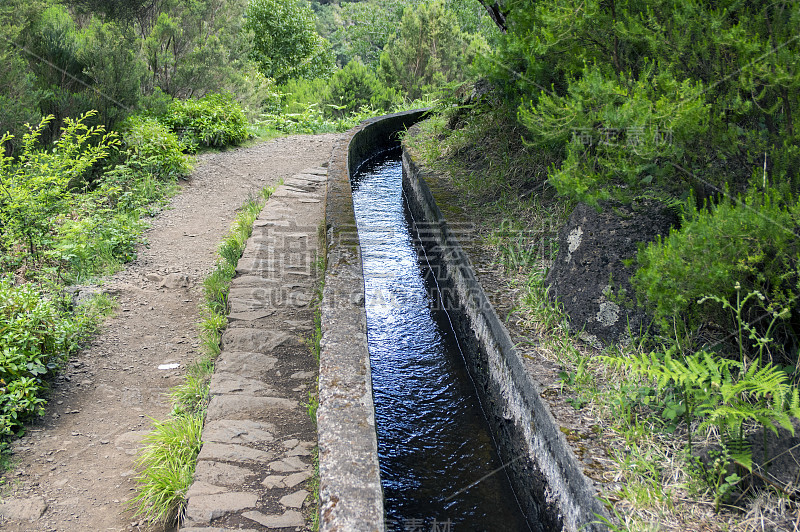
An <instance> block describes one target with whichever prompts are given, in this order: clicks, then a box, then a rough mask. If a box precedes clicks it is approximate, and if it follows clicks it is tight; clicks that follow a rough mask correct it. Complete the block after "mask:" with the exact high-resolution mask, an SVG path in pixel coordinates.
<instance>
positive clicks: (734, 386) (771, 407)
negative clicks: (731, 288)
mask: <svg viewBox="0 0 800 532" xmlns="http://www.w3.org/2000/svg"><path fill="white" fill-rule="evenodd" d="M736 291H737V294H738V292H739V291H740V287H739V286H738V285H737V286H736ZM760 297H761V294H759V293H758V292H751V293H749V294H747V295H746V296H745V297H743V298H742V297H737V302H736V305H735V306H734V305H731V304H730V303H729V302H728V301H727V300H726V299H724V298H719V297H717V296H709V297H707V298H706V299H708V300H710V301H715V302H717V303H720V304H721V305H722V306H723V308H726V309H728V310H732V311H733V312H734V315H735V318H736V320H737V325H738V329H739V334H738V343H739V350H740V353H739V356H740V358H741V360H733V359H731V358H723V357H720V356H719V355H718V354H716V353H713V352H709V351H706V350H700V351H696V352H694V353H692V354H689V355H683V356H682V355H681V354H680V352H681V351H680V344H679V343H676V344H675V345H673V346H672V347H671V348H669V349H667V350H666V351H665V352H664V353H649V354H645V353H638V354H637V353H627V354H625V355H620V356H603V357H600V359H601V360H603V361H605V362H606V363H608V364H611V365H613V366H622V367H626V368H629V369H631V370H633V372H634V373H636V374H637V375H639V376H642V377H644V378H645V379H646V380H647V381H649V382H653V383H654V384H655V386H656V388H657V390H658V391H659V392H660V394H661V397H658V396H653V395H651V394H650V393H648V392H645V393H644V394H643V395H641V398H642V399H644V400H643V402H644V403H645V404H647V405H649V406H651V407H655V408H660V409H661V415H662V417H663V418H664V419H665V420H667V422H669V423H670V424H672V423H676V422H677V421H678V420H683V421H684V422H685V423H686V428H687V434H688V443H687V449H688V451H689V452H690V453H691V451H692V439H693V433H694V430H695V428H694V422H695V421H698V422H699V423H698V426H697V429H698V430H700V431H705V430H707V429H709V428H711V427H713V428H715V429H716V432H717V434H718V435H719V437H720V441H719V444H720V446H721V449H722V450H721V451H720V452H717V453H716V454H715V455H713V456H712V457H711V460H710V461H709V463H708V464H706V463H703V462H702V461H699V460H698V461H696V463H695V464H694V467H695V471H697V472H698V473H699V474H700V475H701V476H702V478H703V480H704V481H705V482H706V483H707V485H708V486H709V487H710V488H711V490H712V491H713V493H714V502H715V507H716V510H717V511H719V506H720V503H721V502H722V500H723V499H724V498H725V497H726V496H727V494H728V493H729V492H731V491H732V489H733V488H734V487H735V486H736V484H737V483H738V482H739V481H740V480H742V478H741V477H739V475H738V474H736V473H735V472H731V471H730V465H731V464H736V465H738V466H740V467H742V468H744V469H746V470H748V471H752V456H751V453H750V447H749V444H748V443H747V441H746V439H745V432H744V429H745V426H746V425H752V424H757V425H759V426H760V427H761V428H762V430H763V431H764V432H765V436H764V437H765V438H766V430H767V429H769V430H771V431H773V432H774V433H776V434H777V433H778V428H779V427H783V428H784V429H786V430H788V431H789V432H791V433H792V434H794V425H793V424H792V418H800V395H799V394H798V389H797V387H796V386H794V385H793V383H792V379H791V378H790V376H789V375H788V374H787V373H786V371H784V369H783V368H781V367H778V366H775V365H773V364H772V363H771V362H766V361H764V358H763V356H764V355H765V353H766V352H767V347H768V346H769V344H770V343H772V338H770V337H769V336H762V335H760V334H759V333H758V332H757V331H756V330H755V329H753V328H752V326H751V325H750V324H748V323H747V322H746V321H744V319H743V318H742V309H743V308H744V307H745V305H746V304H747V302H748V300H750V299H751V298H760ZM777 317H778V316H776V318H777ZM774 323H775V319H773V320H772V323H771V324H770V326H769V327H768V329H767V335H768V334H769V331H770V329H771V328H772V325H774ZM744 333H748V340H752V341H753V342H754V344H755V346H756V347H757V348H758V349H757V355H758V356H757V358H755V359H752V360H748V359H747V358H746V357H745V356H743V354H744V343H745V341H746V340H745V338H744V336H745V334H744ZM643 389H647V387H646V386H645V387H644V388H643ZM766 452H767V451H766V446H765V447H764V453H765V456H764V462H765V463H766V462H767V456H766Z"/></svg>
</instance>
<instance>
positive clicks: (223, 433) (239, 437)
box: [203, 419, 275, 444]
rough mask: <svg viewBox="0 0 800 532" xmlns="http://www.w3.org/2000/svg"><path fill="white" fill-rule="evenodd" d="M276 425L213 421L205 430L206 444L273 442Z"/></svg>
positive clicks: (207, 424)
mask: <svg viewBox="0 0 800 532" xmlns="http://www.w3.org/2000/svg"><path fill="white" fill-rule="evenodd" d="M274 432H275V425H273V424H271V423H259V422H257V421H252V420H247V419H242V420H233V419H211V420H208V421H207V422H206V426H205V428H204V429H203V441H204V442H221V443H237V444H245V443H256V442H271V441H272V440H274V439H275V438H274V437H273V433H274Z"/></svg>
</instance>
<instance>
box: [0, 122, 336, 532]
mask: <svg viewBox="0 0 800 532" xmlns="http://www.w3.org/2000/svg"><path fill="white" fill-rule="evenodd" d="M336 137H337V136H336V135H332V134H329V135H318V136H294V137H287V138H281V139H276V140H273V141H271V142H268V143H263V144H259V145H256V146H253V147H249V148H241V149H236V150H230V151H226V152H220V153H210V154H205V155H201V156H200V157H198V164H197V168H196V170H195V171H194V172H193V174H192V175H191V177H190V178H189V179H188V180H187V181H186V182H183V183H182V187H181V189H182V190H181V192H180V193H179V194H178V195H177V196H175V197H174V198H173V200H172V201H171V203H170V206H169V208H168V209H166V210H164V211H163V212H161V213H160V214H159V215H158V216H157V217H156V218H155V219H154V220H153V221H152V224H151V227H150V229H149V230H148V231H147V232H146V235H145V236H146V239H147V244H146V245H143V246H141V249H140V250H139V254H138V258H137V259H136V260H134V261H133V262H131V263H130V264H128V265H127V266H126V268H125V269H124V270H122V271H120V272H118V273H117V274H116V275H114V276H112V277H111V278H110V279H108V280H107V281H106V282H105V283H104V284H103V286H102V290H103V291H105V292H108V293H110V294H112V295H114V296H115V297H116V299H117V301H118V303H119V309H118V311H117V312H116V314H115V315H114V316H113V317H112V318H110V319H108V320H107V321H106V322H105V323H104V324H103V326H102V329H101V332H100V334H98V335H97V336H95V337H94V338H93V340H92V342H91V344H90V345H88V346H87V347H86V348H85V349H84V350H83V351H82V352H80V353H79V354H78V355H77V356H76V357H74V358H73V359H72V360H71V361H70V363H69V365H68V367H67V368H66V370H65V371H64V373H63V374H62V375H61V376H60V377H58V379H57V382H56V383H55V386H54V387H53V390H52V394H51V396H50V403H49V406H48V408H47V413H46V415H45V416H44V418H42V419H41V420H40V421H39V422H38V423H36V424H34V425H32V426H30V428H29V430H28V433H27V435H26V436H25V437H23V438H22V439H20V440H18V441H17V442H16V443H15V445H14V460H15V464H16V465H15V467H14V468H13V469H12V470H11V471H10V472H8V473H6V474H5V475H4V477H3V491H2V498H3V500H5V501H7V502H6V503H5V509H6V511H4V512H3V513H6V514H9V513H16V514H17V515H19V516H20V517H25V518H26V519H23V520H16V521H11V520H6V521H2V520H1V519H2V518H0V528H2V529H3V530H9V531H11V530H15V531H16V530H19V531H23V530H24V531H75V530H96V531H131V530H145V529H146V526H145V524H144V523H142V522H141V521H140V520H138V519H137V518H136V517H134V516H133V513H132V511H130V510H129V509H127V507H126V503H127V501H129V500H130V499H131V498H132V497H133V496H134V495H135V482H134V477H135V476H136V471H135V469H134V467H135V464H134V459H135V455H136V452H137V449H138V448H139V447H140V445H141V443H140V441H141V438H142V437H143V436H144V435H145V434H147V433H148V431H149V429H150V426H151V422H152V419H164V418H165V417H166V416H167V414H168V413H169V409H170V401H169V398H168V397H167V396H166V394H167V392H168V390H169V389H170V388H171V387H173V386H175V385H177V384H180V383H181V382H182V377H183V374H184V371H185V368H186V366H187V365H189V364H191V363H192V362H193V361H194V360H195V359H196V358H197V357H198V356H199V354H200V351H199V342H198V340H197V336H198V335H197V323H198V322H199V320H200V314H199V310H198V308H199V303H200V302H201V298H202V280H203V279H204V278H205V277H206V276H207V275H208V274H209V273H210V272H211V270H212V269H213V267H214V263H215V260H216V259H215V253H216V247H217V245H218V244H219V242H220V241H221V240H222V238H223V237H224V235H225V233H226V231H227V230H228V227H229V226H230V224H231V222H232V221H233V219H234V217H235V214H236V209H237V208H238V207H240V206H241V205H242V204H243V203H244V201H245V200H246V199H247V198H248V195H254V194H257V193H258V192H259V191H260V190H261V189H262V188H264V187H266V186H271V185H276V184H277V183H278V181H279V180H280V179H283V178H288V177H290V176H292V175H293V174H295V173H297V172H299V171H301V170H303V169H304V168H307V167H310V166H319V165H321V164H323V163H325V162H327V160H328V158H329V157H330V153H331V149H332V147H333V143H334V141H335V139H336ZM171 363H177V364H180V367H179V368H178V369H176V370H159V369H158V366H159V365H162V364H171ZM27 518H30V520H28V519H27Z"/></svg>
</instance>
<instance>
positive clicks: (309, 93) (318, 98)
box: [280, 78, 328, 114]
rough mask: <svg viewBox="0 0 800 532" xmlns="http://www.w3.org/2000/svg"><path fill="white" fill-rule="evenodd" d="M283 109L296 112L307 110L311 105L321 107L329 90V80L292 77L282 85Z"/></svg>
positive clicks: (285, 111)
mask: <svg viewBox="0 0 800 532" xmlns="http://www.w3.org/2000/svg"><path fill="white" fill-rule="evenodd" d="M280 91H281V99H282V109H283V112H284V113H289V114H294V113H302V112H304V111H306V110H307V109H308V108H309V107H310V106H312V105H315V104H316V106H317V107H319V105H321V104H322V100H323V99H324V98H325V94H326V93H327V91H328V80H325V79H322V78H315V79H305V78H300V79H290V80H289V81H287V82H286V83H284V84H283V85H281V86H280Z"/></svg>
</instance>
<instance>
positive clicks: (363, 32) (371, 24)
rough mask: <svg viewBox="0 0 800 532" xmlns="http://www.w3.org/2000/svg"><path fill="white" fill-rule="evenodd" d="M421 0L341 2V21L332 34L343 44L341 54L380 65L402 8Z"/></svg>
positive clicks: (412, 5) (370, 64)
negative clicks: (382, 53)
mask: <svg viewBox="0 0 800 532" xmlns="http://www.w3.org/2000/svg"><path fill="white" fill-rule="evenodd" d="M419 3H420V0H411V1H403V0H372V1H369V2H347V3H345V4H343V5H342V9H341V18H342V23H341V24H340V25H339V29H338V30H336V33H335V34H334V35H332V36H331V39H332V41H334V42H340V43H342V51H341V54H342V56H343V57H344V58H346V59H347V60H348V61H351V60H360V61H361V63H363V64H365V65H368V66H370V67H373V68H374V67H376V66H377V65H378V64H379V60H380V56H381V52H383V50H384V48H386V45H387V44H388V43H389V41H390V40H391V39H392V37H394V35H395V34H396V33H397V28H398V27H399V26H400V21H401V20H402V18H403V10H404V9H405V8H406V7H409V8H411V7H416V6H417V5H419Z"/></svg>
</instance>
